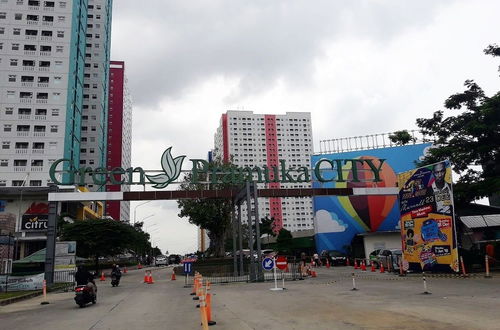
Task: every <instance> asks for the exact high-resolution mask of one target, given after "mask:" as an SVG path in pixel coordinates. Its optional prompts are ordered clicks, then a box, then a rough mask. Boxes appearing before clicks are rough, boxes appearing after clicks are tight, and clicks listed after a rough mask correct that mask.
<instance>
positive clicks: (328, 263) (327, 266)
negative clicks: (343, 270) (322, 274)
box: [326, 258, 330, 268]
mask: <svg viewBox="0 0 500 330" xmlns="http://www.w3.org/2000/svg"><path fill="white" fill-rule="evenodd" d="M326 268H330V260H328V258H326Z"/></svg>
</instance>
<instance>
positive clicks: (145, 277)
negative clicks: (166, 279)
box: [144, 270, 149, 283]
mask: <svg viewBox="0 0 500 330" xmlns="http://www.w3.org/2000/svg"><path fill="white" fill-rule="evenodd" d="M144 283H149V276H148V271H147V270H146V271H145V272H144Z"/></svg>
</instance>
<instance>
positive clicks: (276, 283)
mask: <svg viewBox="0 0 500 330" xmlns="http://www.w3.org/2000/svg"><path fill="white" fill-rule="evenodd" d="M273 264H274V267H273V276H274V288H271V289H269V290H271V291H280V290H283V288H278V278H277V277H276V258H274V257H273Z"/></svg>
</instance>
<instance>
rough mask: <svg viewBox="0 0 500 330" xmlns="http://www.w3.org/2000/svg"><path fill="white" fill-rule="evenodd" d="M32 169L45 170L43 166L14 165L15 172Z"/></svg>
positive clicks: (32, 170)
mask: <svg viewBox="0 0 500 330" xmlns="http://www.w3.org/2000/svg"><path fill="white" fill-rule="evenodd" d="M28 168H29V169H30V172H43V169H44V167H43V166H29V167H28V166H14V172H26V171H27V169H28Z"/></svg>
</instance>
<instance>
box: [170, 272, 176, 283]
mask: <svg viewBox="0 0 500 330" xmlns="http://www.w3.org/2000/svg"><path fill="white" fill-rule="evenodd" d="M170 280H171V281H175V269H172V277H171V278H170Z"/></svg>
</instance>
